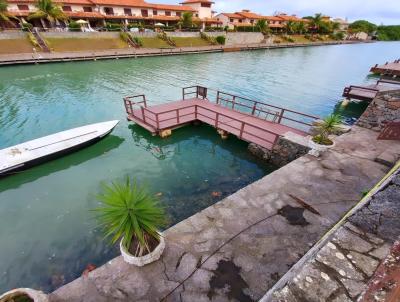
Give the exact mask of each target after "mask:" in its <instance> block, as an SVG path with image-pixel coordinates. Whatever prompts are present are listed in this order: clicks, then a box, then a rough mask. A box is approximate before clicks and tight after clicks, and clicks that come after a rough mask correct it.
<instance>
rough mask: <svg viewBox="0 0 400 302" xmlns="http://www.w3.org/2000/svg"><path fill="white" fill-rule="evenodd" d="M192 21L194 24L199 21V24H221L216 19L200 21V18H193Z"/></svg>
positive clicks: (202, 19)
mask: <svg viewBox="0 0 400 302" xmlns="http://www.w3.org/2000/svg"><path fill="white" fill-rule="evenodd" d="M193 21H195V22H197V21H199V22H205V23H213V24H222V21H219V20H218V19H216V18H201V19H200V18H196V17H194V18H193Z"/></svg>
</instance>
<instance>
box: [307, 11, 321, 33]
mask: <svg viewBox="0 0 400 302" xmlns="http://www.w3.org/2000/svg"><path fill="white" fill-rule="evenodd" d="M309 20H310V28H312V29H313V30H314V31H318V30H319V28H320V26H321V23H322V14H321V13H318V14H315V15H314V17H311V18H310V19H309Z"/></svg>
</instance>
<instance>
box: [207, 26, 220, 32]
mask: <svg viewBox="0 0 400 302" xmlns="http://www.w3.org/2000/svg"><path fill="white" fill-rule="evenodd" d="M206 31H224V28H222V27H216V26H207V27H206Z"/></svg>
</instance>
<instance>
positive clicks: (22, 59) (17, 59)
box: [0, 41, 365, 66]
mask: <svg viewBox="0 0 400 302" xmlns="http://www.w3.org/2000/svg"><path fill="white" fill-rule="evenodd" d="M354 43H363V42H361V41H333V42H310V43H306V44H302V43H289V44H284V43H282V44H246V45H230V46H211V45H210V46H201V47H181V48H166V49H158V48H138V49H135V48H124V49H110V50H103V51H71V52H51V53H42V52H41V53H23V54H9V55H0V66H2V65H17V64H37V63H52V62H70V61H93V60H104V59H120V58H136V57H150V56H168V55H183V54H194V53H210V52H223V51H232V50H235V51H242V50H257V49H273V48H288V47H306V46H323V45H337V44H354ZM364 43H365V42H364Z"/></svg>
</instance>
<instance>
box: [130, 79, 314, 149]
mask: <svg viewBox="0 0 400 302" xmlns="http://www.w3.org/2000/svg"><path fill="white" fill-rule="evenodd" d="M207 93H208V89H207V88H205V87H201V86H192V87H186V88H183V99H181V100H178V101H174V102H168V103H165V104H161V105H155V106H147V101H146V98H145V96H144V95H137V96H131V97H125V98H124V104H125V109H126V112H127V114H128V117H127V118H128V120H130V121H133V122H135V123H137V124H138V125H140V126H141V127H143V128H145V129H147V130H148V131H150V132H151V133H152V134H154V135H156V134H159V135H161V136H162V135H163V132H165V131H170V130H172V129H174V128H177V127H180V126H182V125H184V124H188V123H191V122H193V121H200V122H203V123H206V124H208V125H211V126H213V127H215V128H216V129H218V130H220V131H221V130H222V131H225V132H227V133H230V134H233V135H235V136H237V137H238V138H239V139H242V140H244V141H247V142H251V143H256V144H257V145H260V146H262V147H264V148H267V149H271V148H272V147H273V146H274V144H275V143H276V142H277V140H278V138H279V137H280V136H283V135H284V134H285V133H287V132H293V133H296V134H298V135H302V136H306V135H308V133H307V130H308V129H309V127H310V126H312V122H313V121H314V120H316V119H318V117H316V116H312V115H307V114H303V113H299V112H296V111H293V110H289V109H285V108H281V107H277V106H273V105H269V104H266V103H263V102H258V101H253V100H250V99H247V98H242V97H239V96H235V95H232V94H228V93H224V92H220V91H218V92H217V95H216V101H215V102H211V101H210V100H208V99H207ZM138 99H139V101H136V100H138Z"/></svg>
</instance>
